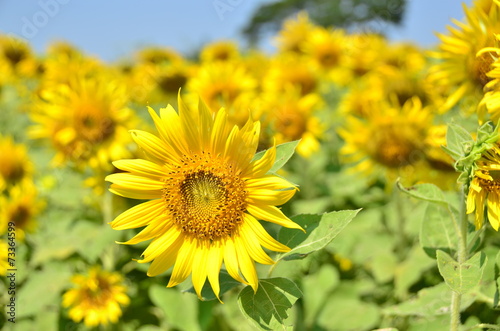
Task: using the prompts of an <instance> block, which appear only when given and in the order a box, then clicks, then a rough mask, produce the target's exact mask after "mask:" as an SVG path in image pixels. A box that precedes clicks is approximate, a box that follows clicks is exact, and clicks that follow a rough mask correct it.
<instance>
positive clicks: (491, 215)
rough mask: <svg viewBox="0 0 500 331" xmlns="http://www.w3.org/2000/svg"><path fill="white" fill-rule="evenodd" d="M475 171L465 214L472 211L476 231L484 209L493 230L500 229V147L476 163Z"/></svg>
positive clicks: (486, 153)
mask: <svg viewBox="0 0 500 331" xmlns="http://www.w3.org/2000/svg"><path fill="white" fill-rule="evenodd" d="M476 166H477V170H476V171H475V172H474V177H473V179H472V181H471V182H470V185H469V194H468V195H467V214H471V213H473V212H474V211H475V212H476V213H475V214H476V215H475V222H474V224H475V225H476V230H478V229H480V228H481V227H482V226H483V224H484V215H485V212H484V209H485V207H486V209H487V215H488V221H489V222H490V224H491V226H492V227H493V229H495V230H496V231H498V229H499V228H500V189H499V188H500V146H499V145H498V144H495V145H494V146H493V148H491V149H489V150H487V151H486V152H484V153H483V155H481V158H480V159H479V160H478V161H476Z"/></svg>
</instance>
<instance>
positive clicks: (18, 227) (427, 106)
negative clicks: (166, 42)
mask: <svg viewBox="0 0 500 331" xmlns="http://www.w3.org/2000/svg"><path fill="white" fill-rule="evenodd" d="M447 29H448V30H447V32H446V33H444V34H441V35H439V40H440V42H439V44H438V45H436V47H435V48H433V49H422V48H420V47H419V46H417V45H415V44H412V43H395V42H390V41H388V40H387V39H385V38H384V37H383V36H381V35H379V34H375V33H369V32H363V33H361V32H350V31H347V30H344V29H340V28H325V27H321V26H317V25H315V24H314V23H312V21H311V19H310V18H309V17H308V15H307V14H306V13H305V12H302V13H300V14H298V15H296V16H294V17H293V18H291V19H289V20H287V21H286V22H285V23H284V24H283V26H282V27H281V30H280V31H279V33H277V35H276V36H275V37H274V41H275V45H276V51H275V52H274V53H272V54H267V53H264V52H263V51H259V50H258V49H247V50H243V49H240V47H239V46H238V45H237V43H236V42H234V41H230V40H229V41H228V40H223V41H218V42H213V43H210V44H207V45H205V46H204V47H203V49H201V51H200V52H199V54H197V56H196V57H187V56H184V55H182V54H180V53H179V52H177V51H176V50H175V49H170V48H165V47H144V48H142V49H138V50H137V52H136V53H134V54H131V56H130V58H129V59H127V60H123V61H117V62H116V63H106V62H103V61H101V60H100V59H98V58H95V57H92V56H89V55H86V54H85V53H84V52H83V51H81V50H79V49H77V48H76V47H75V46H73V45H71V44H69V43H63V42H57V43H56V42H55V43H52V44H51V45H50V46H49V47H47V49H46V51H45V52H44V53H43V54H35V52H34V51H33V50H32V49H31V47H30V45H29V44H27V43H25V42H24V41H22V40H20V39H14V38H12V37H10V36H0V114H1V120H0V225H1V226H0V248H1V250H0V275H1V276H2V277H1V279H2V281H1V282H0V287H1V292H0V293H1V294H0V303H1V304H2V307H3V313H2V314H1V317H0V328H1V329H2V330H22V331H31V330H33V331H36V330H49V331H51V330H60V331H63V330H64V331H69V330H71V331H73V330H74V331H80V330H117V331H121V330H124V331H132V330H138V331H160V330H176V331H209V330H221V331H230V330H238V331H245V330H299V331H300V330H306V331H308V330H310V331H328V330H332V331H350V330H386V331H396V330H400V331H402V330H416V331H417V330H426V331H427V330H429V331H433V330H436V331H438V330H500V326H499V325H500V302H499V301H500V252H499V249H500V234H499V232H498V231H499V228H500V131H499V129H498V128H499V127H498V125H497V124H498V121H499V120H500V1H497V0H475V1H473V3H472V5H471V6H469V7H467V6H464V18H463V19H462V20H460V18H457V19H456V20H453V21H452V22H450V25H449V26H448V27H447Z"/></svg>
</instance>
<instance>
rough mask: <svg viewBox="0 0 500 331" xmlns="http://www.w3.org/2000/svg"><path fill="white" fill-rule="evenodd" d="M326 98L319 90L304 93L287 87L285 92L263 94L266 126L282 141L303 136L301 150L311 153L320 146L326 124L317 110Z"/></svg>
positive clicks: (300, 152) (264, 123) (265, 128)
mask: <svg viewBox="0 0 500 331" xmlns="http://www.w3.org/2000/svg"><path fill="white" fill-rule="evenodd" d="M322 103H323V100H322V99H321V97H320V96H319V95H317V94H315V93H311V94H308V95H305V96H302V95H301V94H300V93H299V91H298V90H297V89H287V90H286V91H285V92H284V93H282V94H276V93H268V94H266V95H264V96H263V102H262V105H261V106H262V107H263V108H264V109H267V112H266V113H265V114H264V120H263V125H264V130H268V131H270V132H266V133H268V134H269V135H270V136H272V137H273V139H276V143H278V144H281V143H285V142H289V141H294V140H299V139H300V140H301V141H300V143H299V145H298V146H297V153H299V155H301V156H303V157H310V156H311V155H312V154H313V153H315V152H317V151H318V150H319V147H320V143H319V140H320V139H321V137H322V135H323V132H324V126H323V125H322V124H321V122H320V119H319V118H318V117H317V114H316V112H317V111H318V109H319V108H320V107H321V105H322Z"/></svg>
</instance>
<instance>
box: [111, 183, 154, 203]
mask: <svg viewBox="0 0 500 331" xmlns="http://www.w3.org/2000/svg"><path fill="white" fill-rule="evenodd" d="M109 191H110V192H111V193H114V194H116V195H120V196H122V197H125V198H130V199H140V200H149V199H159V198H161V197H162V196H163V193H162V191H161V190H141V191H139V190H133V189H130V188H128V187H123V186H119V185H115V184H112V185H111V187H110V188H109Z"/></svg>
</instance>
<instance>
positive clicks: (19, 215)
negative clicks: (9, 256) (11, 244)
mask: <svg viewBox="0 0 500 331" xmlns="http://www.w3.org/2000/svg"><path fill="white" fill-rule="evenodd" d="M44 206H45V204H44V202H42V201H41V200H40V199H39V198H38V195H37V191H36V188H35V185H34V184H33V183H32V182H30V181H24V182H23V183H22V184H20V185H16V186H14V187H12V188H11V189H10V190H9V195H8V196H5V195H2V196H0V207H1V208H0V225H2V229H1V230H0V232H2V231H5V229H6V226H5V225H6V224H8V223H9V222H14V223H15V224H16V239H17V240H19V241H23V240H24V238H25V236H26V233H32V232H34V231H35V230H36V228H37V226H38V222H37V221H36V217H37V215H38V214H39V213H40V212H41V211H42V209H43V208H44Z"/></svg>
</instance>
